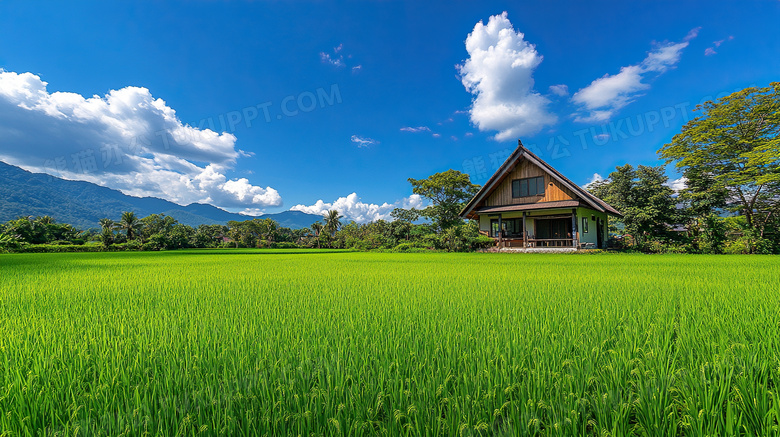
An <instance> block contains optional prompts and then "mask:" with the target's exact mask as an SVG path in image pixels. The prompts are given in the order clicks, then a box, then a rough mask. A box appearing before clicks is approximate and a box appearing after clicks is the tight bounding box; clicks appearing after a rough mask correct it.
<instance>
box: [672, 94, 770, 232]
mask: <svg viewBox="0 0 780 437" xmlns="http://www.w3.org/2000/svg"><path fill="white" fill-rule="evenodd" d="M695 110H696V111H699V112H700V113H701V115H700V116H698V117H696V118H694V119H693V120H691V121H689V122H688V123H686V124H685V126H683V128H682V131H681V132H680V133H679V134H677V135H675V136H674V137H673V138H672V141H671V142H670V143H669V144H665V145H664V146H663V147H662V148H661V150H659V153H660V155H661V157H663V158H664V159H665V160H666V162H667V163H671V162H675V163H676V166H677V168H679V169H681V170H682V171H683V174H684V175H685V176H686V177H687V178H688V180H689V184H690V183H691V182H693V184H692V185H690V186H689V189H688V190H686V191H685V195H686V196H689V198H691V199H694V200H702V199H703V200H704V203H699V204H697V205H696V206H695V207H696V208H697V211H696V213H697V214H699V215H701V216H704V215H708V214H709V213H710V212H711V210H710V211H708V210H707V209H708V208H714V207H717V206H719V205H720V204H721V203H726V202H728V203H730V204H731V205H732V208H731V209H733V210H735V211H738V212H739V213H740V214H741V215H743V216H744V217H745V220H746V225H747V229H748V230H752V231H753V232H754V233H756V234H759V235H761V236H763V234H764V231H765V227H766V224H768V223H771V221H772V220H773V219H772V215H773V214H774V215H777V210H778V203H780V196H779V195H778V189H779V188H780V82H773V83H771V84H770V85H769V86H768V87H764V88H758V87H751V88H745V89H744V90H742V91H738V92H736V93H733V94H730V95H728V96H726V97H723V98H721V99H718V100H717V101H714V102H713V101H708V102H705V103H703V104H701V105H699V106H697V107H696V109H695ZM708 202H713V204H712V205H708Z"/></svg>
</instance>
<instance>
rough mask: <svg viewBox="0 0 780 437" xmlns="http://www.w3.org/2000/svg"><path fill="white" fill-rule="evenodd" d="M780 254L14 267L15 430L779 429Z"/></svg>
mask: <svg viewBox="0 0 780 437" xmlns="http://www.w3.org/2000/svg"><path fill="white" fill-rule="evenodd" d="M779 260H780V259H778V258H773V257H748V256H734V257H730V256H672V255H670V256H645V255H613V256H609V255H607V256H577V255H504V254H372V253H349V252H333V251H327V252H319V251H290V252H281V251H256V250H246V251H237V250H229V251H177V252H160V253H148V252H139V253H130V252H126V253H95V254H88V253H83V254H76V253H74V254H43V255H35V254H19V255H2V256H0V435H2V436H38V435H45V436H72V435H106V436H116V435H126V436H137V435H164V436H167V435H171V436H174V435H247V436H249V435H268V436H284V435H295V436H297V435H301V436H303V435H306V436H309V435H338V436H342V435H343V436H364V435H388V436H395V435H408V436H451V435H458V436H488V435H491V436H501V435H506V436H509V435H512V436H515V435H529V436H572V435H582V436H586V435H612V436H626V435H637V436H659V435H674V436H676V435H691V436H706V435H708V436H716V435H745V436H747V435H777V434H779V433H780V424H779V422H778V421H779V420H780V392H778V387H780V384H778V383H779V382H780V311H779V310H780V305H779V304H780V276H778V274H777V272H778V268H779V267H780V261H779Z"/></svg>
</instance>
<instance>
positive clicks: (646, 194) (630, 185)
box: [588, 164, 676, 246]
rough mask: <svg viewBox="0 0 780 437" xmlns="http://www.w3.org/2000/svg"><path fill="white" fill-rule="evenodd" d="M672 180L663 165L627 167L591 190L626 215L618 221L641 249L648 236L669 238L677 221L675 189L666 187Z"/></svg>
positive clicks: (613, 173)
mask: <svg viewBox="0 0 780 437" xmlns="http://www.w3.org/2000/svg"><path fill="white" fill-rule="evenodd" d="M668 179H669V178H667V177H666V175H665V174H664V167H663V166H658V167H647V166H644V165H640V166H639V167H637V168H636V170H635V169H634V167H632V166H631V165H629V164H626V165H624V166H622V167H617V168H616V169H615V171H614V172H612V173H610V175H609V178H608V179H606V180H603V181H600V182H597V183H595V184H593V185H591V186H590V187H589V188H588V190H589V191H590V192H591V193H593V194H594V195H595V196H596V197H599V198H601V199H602V200H604V201H606V202H607V203H609V204H610V205H612V206H614V207H615V208H617V209H618V211H620V212H621V213H622V214H623V218H622V219H620V220H618V221H622V223H623V225H624V226H625V231H626V232H627V233H628V234H630V235H631V236H632V237H633V238H634V240H635V241H636V242H637V243H638V244H639V245H640V246H641V245H642V244H643V242H644V241H645V239H646V238H647V237H648V236H663V235H665V234H666V231H667V225H668V224H671V223H673V222H674V221H675V218H676V217H675V201H674V198H673V197H672V194H673V191H672V189H671V188H669V187H668V186H666V183H667V181H668Z"/></svg>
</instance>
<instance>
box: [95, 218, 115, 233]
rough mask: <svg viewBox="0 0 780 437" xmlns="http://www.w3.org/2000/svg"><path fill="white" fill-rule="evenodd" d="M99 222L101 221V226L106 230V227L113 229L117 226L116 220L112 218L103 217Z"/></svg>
mask: <svg viewBox="0 0 780 437" xmlns="http://www.w3.org/2000/svg"><path fill="white" fill-rule="evenodd" d="M99 223H100V228H101V229H102V230H104V231H105V230H106V229H109V230H113V229H114V227H115V226H116V222H114V221H113V220H111V219H110V218H102V219H100V221H99Z"/></svg>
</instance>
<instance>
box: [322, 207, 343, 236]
mask: <svg viewBox="0 0 780 437" xmlns="http://www.w3.org/2000/svg"><path fill="white" fill-rule="evenodd" d="M342 218H343V216H342V215H340V214H339V212H338V211H337V210H335V209H332V210H330V211H328V213H327V214H325V230H326V231H327V232H328V233H329V234H330V235H331V236H335V235H336V231H338V230H339V228H340V227H341V219H342Z"/></svg>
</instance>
